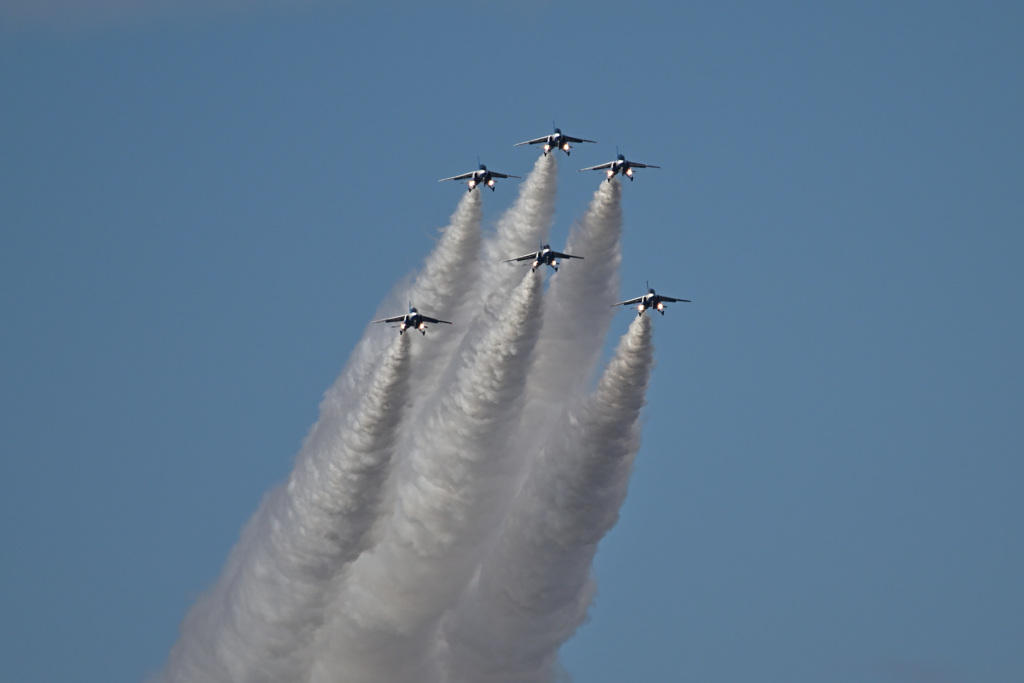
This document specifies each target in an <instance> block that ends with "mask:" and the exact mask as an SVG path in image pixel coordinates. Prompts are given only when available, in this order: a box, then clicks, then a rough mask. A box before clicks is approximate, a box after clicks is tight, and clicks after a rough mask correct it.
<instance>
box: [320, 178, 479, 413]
mask: <svg viewBox="0 0 1024 683" xmlns="http://www.w3.org/2000/svg"><path fill="white" fill-rule="evenodd" d="M481 218H482V202H481V199H480V192H467V193H466V194H465V195H463V197H462V199H461V200H460V201H459V205H458V207H457V208H456V209H455V213H453V214H452V216H451V219H450V222H449V224H448V226H447V227H446V228H444V230H443V232H442V234H441V239H440V240H439V241H438V243H437V244H436V245H435V246H434V249H433V250H432V251H431V253H430V255H429V256H428V257H427V259H426V261H425V263H424V264H423V267H422V269H421V270H420V272H419V273H418V274H417V275H416V276H415V277H414V278H413V280H412V284H410V285H407V286H404V287H402V288H400V290H399V291H398V292H395V293H393V296H391V297H389V299H388V300H389V303H388V304H387V305H389V306H393V307H394V308H397V309H398V310H390V309H378V313H379V314H380V315H381V316H382V317H391V316H394V315H399V314H401V313H404V312H405V306H406V305H407V304H409V303H412V305H414V306H417V307H418V308H420V309H421V311H422V312H423V313H424V314H426V315H429V316H431V317H435V318H441V319H447V320H452V319H453V318H454V317H456V316H455V313H456V312H457V311H458V310H459V309H460V307H461V306H462V305H463V304H464V303H465V302H466V300H467V298H468V297H469V293H470V292H471V291H472V289H473V283H474V282H475V281H476V280H478V279H479V258H480V249H481V237H480V221H481ZM391 336H392V331H391V330H389V329H387V328H386V327H384V326H377V325H371V326H370V328H368V329H367V331H366V332H365V333H364V334H363V338H362V340H360V342H359V344H358V345H357V346H356V349H355V351H354V352H353V353H352V356H351V358H350V360H349V362H348V363H347V364H346V366H345V369H344V370H343V371H342V373H341V376H340V377H339V378H338V381H337V382H336V383H335V386H334V387H332V389H331V390H330V391H328V393H327V396H326V397H325V400H326V401H330V402H333V403H335V404H336V408H337V410H339V411H344V410H345V409H346V408H347V404H348V403H350V402H351V401H352V400H354V399H355V398H357V397H359V396H360V395H361V394H362V391H363V387H364V386H365V384H366V381H367V378H368V377H369V376H370V375H371V374H372V372H373V368H374V366H375V364H376V363H377V359H378V358H380V354H381V353H382V349H384V348H385V347H386V345H387V344H388V343H389V341H390V340H391ZM432 342H434V343H432V344H419V345H417V346H416V347H414V348H413V357H414V358H415V359H416V362H415V365H417V366H420V367H425V368H433V367H436V366H437V365H438V364H440V363H441V362H443V361H442V359H443V358H445V357H447V355H448V354H450V353H451V350H452V348H454V347H453V344H454V343H455V342H453V341H451V340H450V339H449V338H448V337H446V336H444V335H439V336H438V339H436V340H432ZM425 381H429V379H425Z"/></svg>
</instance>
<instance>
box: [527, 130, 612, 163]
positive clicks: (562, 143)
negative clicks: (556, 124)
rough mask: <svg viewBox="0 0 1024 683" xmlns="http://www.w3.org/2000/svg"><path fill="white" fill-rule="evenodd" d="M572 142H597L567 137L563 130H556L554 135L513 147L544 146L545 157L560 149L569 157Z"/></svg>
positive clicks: (549, 134) (550, 134)
mask: <svg viewBox="0 0 1024 683" xmlns="http://www.w3.org/2000/svg"><path fill="white" fill-rule="evenodd" d="M570 142H596V140H584V139H583V138H574V137H573V136H571V135H566V134H565V133H563V132H562V129H561V128H555V132H554V133H548V134H547V135H545V136H544V137H542V138H534V139H533V140H527V141H526V142H517V143H516V144H514V145H512V146H513V147H518V146H519V145H544V155H545V156H547V153H548V152H550V151H551V150H553V149H560V150H562V151H563V152H565V155H566V156H569V150H570V149H572V145H570V144H569V143H570Z"/></svg>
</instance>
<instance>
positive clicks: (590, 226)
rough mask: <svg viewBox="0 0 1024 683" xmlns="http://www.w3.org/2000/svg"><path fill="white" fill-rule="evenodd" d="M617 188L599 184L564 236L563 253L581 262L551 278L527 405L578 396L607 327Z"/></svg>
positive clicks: (615, 273) (613, 286)
mask: <svg viewBox="0 0 1024 683" xmlns="http://www.w3.org/2000/svg"><path fill="white" fill-rule="evenodd" d="M621 201H622V186H621V185H620V184H619V181H618V179H613V180H612V181H611V182H603V181H602V183H601V186H600V187H599V188H598V190H597V191H596V192H595V193H594V197H593V199H592V200H591V202H590V206H589V207H588V208H587V212H586V213H585V214H584V216H583V218H582V220H580V221H578V222H577V223H576V224H575V225H574V226H573V228H572V230H570V232H569V240H568V243H567V245H566V252H567V253H569V254H575V255H578V256H583V257H584V259H585V260H584V261H571V262H569V263H567V264H565V266H564V267H563V268H561V269H560V270H559V271H558V273H557V274H556V275H555V276H553V277H552V278H551V286H550V288H549V291H548V296H547V299H546V302H545V305H544V325H543V327H542V328H541V336H540V339H541V341H540V343H539V344H538V346H537V348H538V353H537V361H536V364H535V365H534V370H533V376H531V378H530V379H531V382H530V387H531V399H533V400H536V401H540V402H549V401H555V402H560V401H561V400H563V397H564V396H566V395H567V394H568V395H579V394H580V393H581V392H582V390H583V387H584V385H585V383H586V381H587V380H589V379H590V376H589V375H590V373H591V370H592V368H593V367H594V365H595V363H596V362H597V359H598V356H599V355H600V353H601V347H602V346H603V345H604V339H605V336H606V335H607V332H608V326H609V325H610V324H611V320H612V317H613V316H614V315H615V309H613V308H612V307H611V304H614V303H615V302H616V301H617V300H618V299H617V297H618V295H619V285H620V281H619V265H620V264H621V262H622V251H621V248H620V245H619V238H620V237H621V234H622V205H621Z"/></svg>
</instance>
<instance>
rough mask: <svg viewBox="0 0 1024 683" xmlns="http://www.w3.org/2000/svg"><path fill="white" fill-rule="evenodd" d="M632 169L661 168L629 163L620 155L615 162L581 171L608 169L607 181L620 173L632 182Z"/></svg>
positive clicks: (633, 162) (634, 162) (635, 162)
mask: <svg viewBox="0 0 1024 683" xmlns="http://www.w3.org/2000/svg"><path fill="white" fill-rule="evenodd" d="M634 168H661V166H655V165H653V164H641V163H640V162H639V161H630V160H629V159H627V158H626V157H625V156H623V155H622V154H619V155H618V158H617V159H615V161H609V162H607V163H604V164H598V165H597V166H588V167H587V168H581V169H580V170H581V171H600V170H602V169H608V171H607V173H608V180H609V181H611V179H612V178H614V177H615V174H617V173H621V174H622V175H623V176H625V177H627V178H629V179H630V180H633V169H634Z"/></svg>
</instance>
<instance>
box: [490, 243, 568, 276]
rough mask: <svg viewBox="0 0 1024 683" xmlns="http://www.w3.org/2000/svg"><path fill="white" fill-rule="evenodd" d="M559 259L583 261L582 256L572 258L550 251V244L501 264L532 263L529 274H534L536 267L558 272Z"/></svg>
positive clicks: (508, 259)
mask: <svg viewBox="0 0 1024 683" xmlns="http://www.w3.org/2000/svg"><path fill="white" fill-rule="evenodd" d="M560 258H578V259H580V260H582V259H583V257H582V256H573V255H572V254H563V253H561V252H558V251H552V250H551V245H550V244H542V245H541V247H540V249H538V250H537V251H531V252H530V253H529V254H523V255H522V256H516V257H515V258H507V259H505V260H504V261H502V263H509V262H511V261H533V264H532V265H531V267H530V271H531V272H536V270H537V267H538V266H542V265H544V266H551V267H552V268H554V269H555V272H556V273H557V272H558V259H560Z"/></svg>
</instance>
